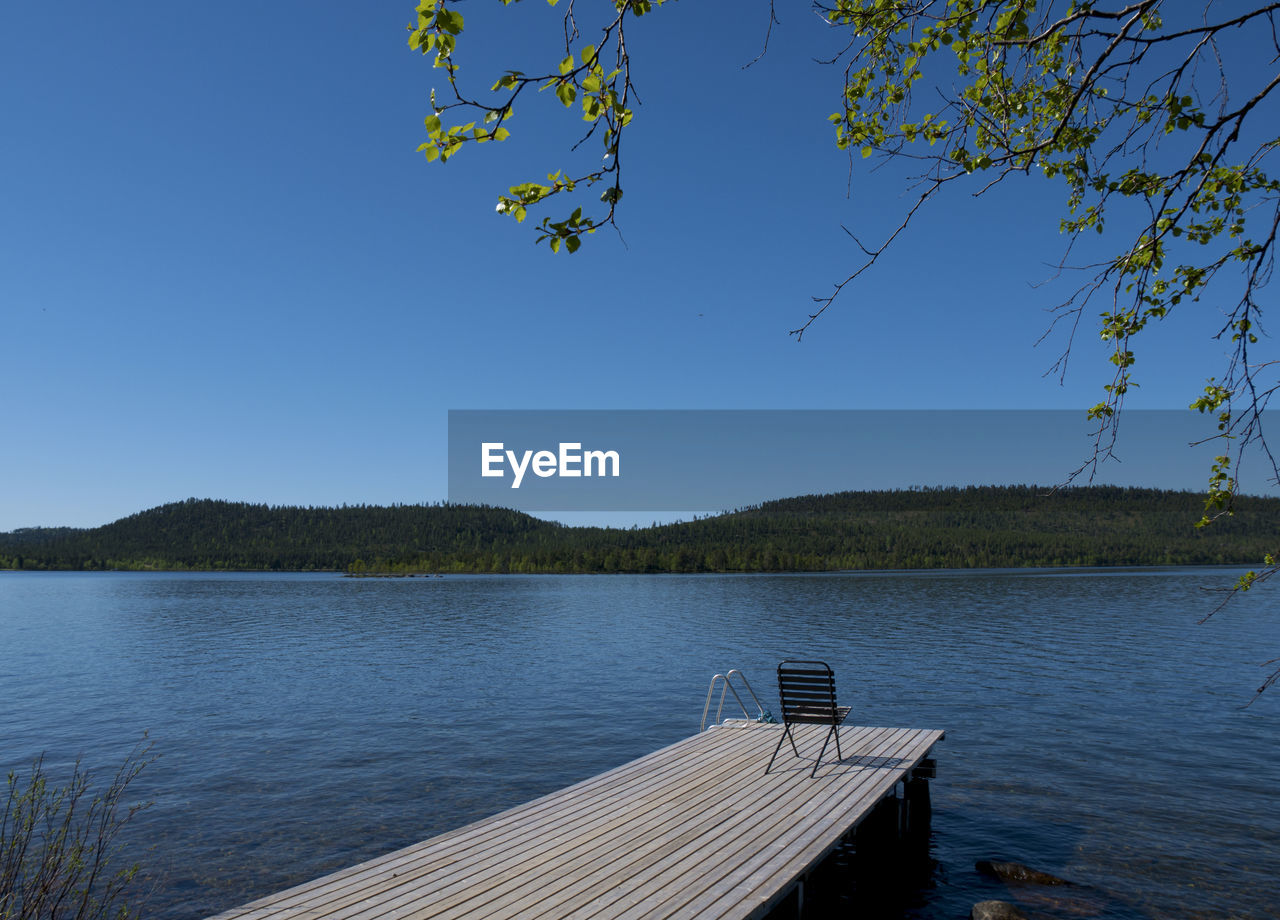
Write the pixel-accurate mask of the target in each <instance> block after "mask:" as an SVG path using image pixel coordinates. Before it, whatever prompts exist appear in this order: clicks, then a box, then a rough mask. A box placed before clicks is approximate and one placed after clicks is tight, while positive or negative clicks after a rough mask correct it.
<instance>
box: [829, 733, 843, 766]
mask: <svg viewBox="0 0 1280 920" xmlns="http://www.w3.org/2000/svg"><path fill="white" fill-rule="evenodd" d="M831 730H832V731H834V732H835V733H836V757H837V758H838V759H839V760H844V754H842V753H841V752H840V726H839V725H833V726H831Z"/></svg>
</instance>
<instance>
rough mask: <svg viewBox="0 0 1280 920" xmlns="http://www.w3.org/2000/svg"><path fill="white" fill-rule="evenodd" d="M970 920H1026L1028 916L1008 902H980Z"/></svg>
mask: <svg viewBox="0 0 1280 920" xmlns="http://www.w3.org/2000/svg"><path fill="white" fill-rule="evenodd" d="M969 918H970V920H1026V915H1025V914H1023V912H1022V911H1020V910H1018V908H1016V907H1014V906H1013V905H1012V904H1010V903H1009V902H1008V901H979V902H978V903H977V904H975V905H973V910H972V911H970V912H969Z"/></svg>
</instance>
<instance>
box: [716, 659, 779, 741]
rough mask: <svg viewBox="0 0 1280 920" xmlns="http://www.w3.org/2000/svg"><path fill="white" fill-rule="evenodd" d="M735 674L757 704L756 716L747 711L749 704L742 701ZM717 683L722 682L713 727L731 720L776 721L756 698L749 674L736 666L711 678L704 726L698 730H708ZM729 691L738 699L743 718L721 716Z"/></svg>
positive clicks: (748, 721) (737, 721)
mask: <svg viewBox="0 0 1280 920" xmlns="http://www.w3.org/2000/svg"><path fill="white" fill-rule="evenodd" d="M735 674H736V675H738V677H739V679H741V681H742V687H743V689H744V690H746V691H747V696H749V697H751V702H753V703H755V704H756V712H757V713H758V715H756V716H755V718H752V717H751V715H750V714H749V713H748V712H747V704H746V703H744V702H742V697H741V696H739V695H738V691H737V690H735V689H734V687H733V676H734V675H735ZM717 683H719V684H720V704H719V705H718V706H717V707H716V718H715V721H714V722H712V723H711V727H712V728H715V727H716V726H717V725H723V724H727V723H730V722H735V723H744V724H745V723H750V722H772V721H774V719H773V716H772V714H770V713H768V712H766V711H765V708H764V706H762V705H760V700H759V699H757V698H756V694H755V691H754V690H752V689H751V684H750V682H749V681H748V680H747V675H745V674H743V673H742V672H741V671H739V670H738V669H737V668H734V669H733V670H731V671H730V672H729V673H728V674H716V675H715V676H714V677H712V678H711V686H710V687H708V688H707V702H706V705H704V706H703V707H702V727H701V728H699V729H698V731H700V732H703V731H706V730H707V713H708V712H710V711H711V697H712V696H714V695H715V692H716V684H717ZM729 693H732V694H733V698H734V699H735V700H737V701H738V706H739V707H741V709H742V718H741V719H721V718H720V715H721V713H723V712H724V698H725V696H726V695H727V694H729Z"/></svg>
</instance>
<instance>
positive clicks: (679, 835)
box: [211, 723, 943, 920]
mask: <svg viewBox="0 0 1280 920" xmlns="http://www.w3.org/2000/svg"><path fill="white" fill-rule="evenodd" d="M826 731H827V729H826V728H825V727H822V726H808V725H806V726H794V727H793V728H792V733H793V734H794V735H796V737H797V742H798V744H799V746H800V754H801V756H800V757H799V758H797V757H796V756H795V754H794V753H793V752H792V751H791V746H790V745H789V744H785V743H784V745H783V749H782V750H781V751H780V752H779V753H778V759H777V760H776V761H775V763H774V765H773V769H772V770H771V771H770V772H769V773H768V774H767V775H766V774H765V772H764V768H765V765H766V764H767V763H768V761H769V755H770V754H771V753H772V752H773V748H774V746H775V745H777V743H778V739H779V738H780V737H781V732H782V727H781V726H778V725H756V724H752V723H746V724H739V725H736V726H724V727H720V728H716V729H714V730H712V731H708V732H703V733H702V734H698V735H694V736H693V737H691V738H686V739H685V740H683V741H680V742H677V743H676V744H673V745H671V746H670V747H667V748H663V749H662V750H660V751H655V752H654V753H652V754H649V755H647V756H645V757H641V758H640V759H638V760H634V761H631V762H630V763H627V764H623V765H622V766H620V767H617V768H616V769H613V770H610V771H608V772H606V773H602V774H600V775H599V776H594V777H592V778H590V779H587V780H584V781H582V782H580V783H577V784H575V785H573V786H569V787H567V788H565V789H561V790H559V791H558V792H554V793H552V794H550V795H547V796H543V797H542V798H539V799H535V800H534V801H532V802H527V803H525V804H523V805H520V806H517V807H516V808H512V809H510V810H508V811H505V812H502V813H501V814H498V815H494V816H493V817H491V818H486V819H484V820H482V821H478V822H476V823H474V824H470V825H467V826H466V827H462V828H459V829H457V830H455V831H450V832H449V833H446V834H442V835H440V836H438V837H433V838H431V839H430V840H426V841H423V842H422V843H418V844H415V845H413V846H410V847H406V848H404V849H402V850H397V851H396V852H394V853H388V854H387V855H385V856H381V857H378V858H376V859H373V860H370V861H368V862H365V863H362V864H360V865H358V866H353V867H351V868H349V869H344V870H342V871H340V872H335V873H333V874H332V875H328V876H325V877H324V878H320V879H317V880H315V881H313V882H308V883H306V884H304V885H299V886H297V887H295V888H291V889H289V890H288V891H283V892H280V893H278V894H274V895H271V896H269V897H265V898H262V899H260V900H258V901H254V902H253V903H251V904H246V905H245V906H243V907H239V908H236V909H234V910H230V911H227V912H225V913H222V914H219V915H218V916H217V917H216V918H211V920H303V918H306V920H374V918H379V920H397V918H399V920H460V918H463V917H468V918H484V920H516V918H519V920H564V918H570V917H572V918H575V920H622V918H660V917H666V918H690V920H692V918H723V920H748V918H753V917H760V916H763V914H764V913H766V912H767V911H768V910H769V908H770V907H771V906H772V905H774V904H775V903H777V901H778V900H779V899H781V898H782V897H783V896H784V895H785V894H786V893H787V892H788V891H789V890H790V888H791V887H792V885H793V884H794V882H795V881H796V880H797V879H798V878H800V877H801V876H803V874H804V873H805V872H806V871H808V870H809V869H810V868H811V867H812V866H814V865H815V864H816V863H817V862H819V861H820V860H821V859H822V858H823V857H824V856H826V855H827V854H828V853H829V852H831V850H833V849H834V848H835V846H836V845H837V844H838V843H839V841H840V838H841V837H842V836H843V835H844V834H846V833H847V832H848V831H849V830H851V829H852V828H853V827H855V826H856V825H857V824H858V823H859V822H860V821H861V820H862V818H863V817H864V816H865V815H867V814H868V813H869V812H870V811H871V809H872V807H874V806H875V804H876V803H877V802H879V801H880V800H881V799H883V798H884V797H885V796H886V795H889V794H890V793H891V792H892V791H893V789H894V786H895V784H896V783H897V782H898V781H899V780H901V779H903V778H904V777H905V776H906V774H907V773H909V772H910V771H911V769H912V768H913V767H915V766H916V765H917V764H919V763H920V761H921V760H923V759H924V758H925V757H926V756H927V755H928V754H929V752H930V750H931V749H932V748H933V746H934V745H935V744H937V742H938V741H940V740H941V739H942V737H943V733H942V732H940V731H936V730H924V729H902V728H872V727H858V726H847V727H845V728H843V729H841V732H840V747H841V750H842V752H843V754H844V757H843V759H842V760H840V761H837V760H836V756H835V745H834V742H833V743H832V744H830V745H828V747H827V751H826V753H825V754H824V755H823V761H822V765H821V766H820V767H819V768H818V773H817V776H816V777H813V778H810V776H809V772H810V770H811V769H812V767H813V759H814V758H815V757H816V756H817V754H818V750H819V748H820V747H821V746H822V740H823V738H824V736H825V734H826Z"/></svg>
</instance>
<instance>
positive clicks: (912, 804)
mask: <svg viewBox="0 0 1280 920" xmlns="http://www.w3.org/2000/svg"><path fill="white" fill-rule="evenodd" d="M902 808H903V812H904V816H903V830H904V831H905V833H904V834H903V837H904V838H905V840H906V841H907V843H909V844H912V845H919V844H920V843H922V842H923V843H924V844H926V845H927V844H928V842H929V827H930V824H931V823H932V822H933V803H932V802H931V801H930V799H929V781H928V780H927V779H925V778H923V777H919V776H913V777H911V779H909V780H907V781H906V782H905V783H904V784H903V795H902Z"/></svg>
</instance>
